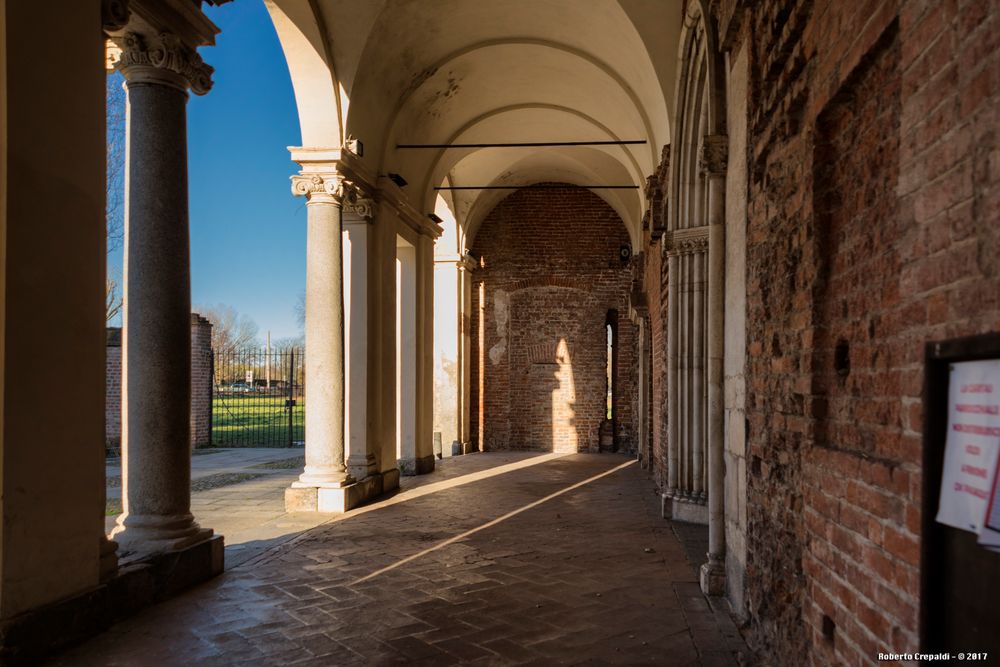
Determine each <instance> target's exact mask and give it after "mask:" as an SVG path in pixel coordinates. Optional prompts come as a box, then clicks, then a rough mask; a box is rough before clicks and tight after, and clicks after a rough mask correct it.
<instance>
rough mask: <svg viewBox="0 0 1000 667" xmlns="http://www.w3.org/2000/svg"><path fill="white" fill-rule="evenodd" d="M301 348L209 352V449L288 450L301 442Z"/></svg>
mask: <svg viewBox="0 0 1000 667" xmlns="http://www.w3.org/2000/svg"><path fill="white" fill-rule="evenodd" d="M304 361H305V357H304V355H303V352H302V349H301V348H294V347H293V348H286V349H280V350H275V349H266V348H264V349H234V350H214V351H213V352H212V438H211V442H212V445H213V446H215V447H293V446H295V445H301V444H302V443H303V442H304V440H305V401H304V395H305V364H304V363H303V362H304Z"/></svg>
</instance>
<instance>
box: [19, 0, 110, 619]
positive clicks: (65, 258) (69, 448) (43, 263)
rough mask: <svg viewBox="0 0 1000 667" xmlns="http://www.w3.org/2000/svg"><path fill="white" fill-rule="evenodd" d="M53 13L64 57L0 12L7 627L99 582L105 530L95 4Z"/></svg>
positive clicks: (69, 5)
mask: <svg viewBox="0 0 1000 667" xmlns="http://www.w3.org/2000/svg"><path fill="white" fill-rule="evenodd" d="M45 9H46V10H47V11H51V12H53V13H52V16H58V20H56V21H52V22H51V25H48V26H47V27H46V30H45V32H46V35H47V38H48V37H51V39H52V40H53V42H52V43H53V44H56V45H58V46H57V49H56V50H57V52H58V55H57V56H52V55H50V56H49V57H39V50H38V39H37V38H38V27H39V26H38V19H39V7H38V3H30V2H11V3H3V4H0V11H2V15H0V25H2V29H3V30H4V32H5V37H4V43H3V45H2V46H3V47H4V48H3V52H4V56H3V59H4V63H3V64H5V65H6V66H5V67H4V68H2V69H3V72H4V75H3V76H4V81H3V91H2V99H0V106H2V107H3V116H4V124H5V125H6V136H5V137H3V140H2V141H0V147H2V148H0V150H3V152H4V159H5V160H6V166H8V167H9V170H8V169H6V168H5V169H3V170H0V178H2V179H3V180H4V185H3V188H2V189H3V191H4V193H5V195H4V197H5V200H4V202H3V204H4V206H3V207H2V210H3V214H2V215H3V216H4V225H3V229H2V231H3V234H2V237H3V251H4V252H3V254H2V256H0V268H2V275H3V278H2V281H3V283H2V284H3V287H4V289H3V290H2V292H0V294H3V297H2V299H3V301H2V311H3V321H4V326H3V328H2V351H0V352H2V355H3V356H2V361H0V366H2V369H3V380H2V381H3V385H4V387H5V388H6V389H7V390H6V391H5V392H4V393H3V397H2V400H3V406H2V417H3V427H2V454H0V484H2V487H0V505H2V515H3V516H2V519H3V520H2V522H0V523H2V535H0V537H2V545H0V554H2V563H0V616H2V617H3V618H5V619H6V618H10V617H12V616H15V615H17V614H19V613H21V612H24V611H26V610H28V609H31V608H34V607H38V606H41V605H43V604H46V603H49V602H53V601H56V600H59V599H62V598H67V597H70V596H72V595H75V594H78V593H82V592H84V591H87V590H90V589H92V588H93V587H94V586H96V585H97V583H98V574H99V573H98V568H99V559H100V553H99V549H100V540H101V536H102V534H103V532H104V516H103V515H104V511H103V505H104V382H105V380H104V374H105V366H104V364H105V360H104V348H105V321H104V278H105V275H104V269H105V266H104V265H105V231H104V166H105V165H104V163H105V150H106V147H105V145H104V83H105V81H104V77H105V74H104V71H103V68H102V66H101V65H102V63H103V60H104V40H103V38H102V37H101V30H100V21H101V3H100V2H98V1H97V0H62V1H58V2H53V3H47V4H46V8H45ZM81 26H92V29H81ZM42 82H43V83H42ZM12 389H16V391H15V390H12ZM40 397H44V399H43V398H40ZM53 406H56V408H54V407H53ZM54 409H55V410H56V411H57V413H58V418H54V416H55V415H56V412H54Z"/></svg>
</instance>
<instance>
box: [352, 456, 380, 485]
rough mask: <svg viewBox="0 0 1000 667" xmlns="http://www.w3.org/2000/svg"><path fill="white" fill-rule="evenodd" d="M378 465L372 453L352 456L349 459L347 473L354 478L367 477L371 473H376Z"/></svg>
mask: <svg viewBox="0 0 1000 667" xmlns="http://www.w3.org/2000/svg"><path fill="white" fill-rule="evenodd" d="M377 467H378V466H377V464H376V462H375V455H374V454H371V453H369V454H367V455H366V456H358V457H353V456H352V457H350V458H349V459H347V473H348V474H349V475H350V476H351V477H352V478H353V479H365V478H366V477H369V476H370V475H374V474H375V473H376V469H377Z"/></svg>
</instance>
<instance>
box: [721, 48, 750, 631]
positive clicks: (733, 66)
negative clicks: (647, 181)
mask: <svg viewBox="0 0 1000 667" xmlns="http://www.w3.org/2000/svg"><path fill="white" fill-rule="evenodd" d="M729 65H730V68H729V76H728V82H727V85H728V90H727V95H726V96H727V99H728V101H729V104H728V123H727V125H728V127H729V165H728V169H727V176H726V322H725V358H724V360H723V372H724V375H725V379H724V394H725V438H726V452H725V460H726V544H727V557H726V570H727V572H726V586H727V589H728V591H727V592H728V595H729V598H730V600H731V601H732V604H733V608H734V609H735V610H736V612H737V613H738V614H743V613H744V612H745V602H744V595H743V580H744V577H745V573H746V560H747V558H746V555H747V546H746V528H747V490H746V479H747V466H746V427H745V410H744V409H745V405H746V381H745V376H744V374H745V371H746V302H747V298H746V296H747V295H746V220H747V158H746V156H747V76H748V68H747V51H746V48H743V49H741V50H740V51H739V53H736V54H730V59H729Z"/></svg>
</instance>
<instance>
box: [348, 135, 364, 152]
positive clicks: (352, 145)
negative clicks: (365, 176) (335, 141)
mask: <svg viewBox="0 0 1000 667" xmlns="http://www.w3.org/2000/svg"><path fill="white" fill-rule="evenodd" d="M344 148H346V149H347V150H349V151H351V152H352V153H354V154H355V155H357V156H358V157H364V156H365V145H364V144H363V143H361V140H360V139H355V138H354V137H352V136H348V137H347V141H345V142H344Z"/></svg>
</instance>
